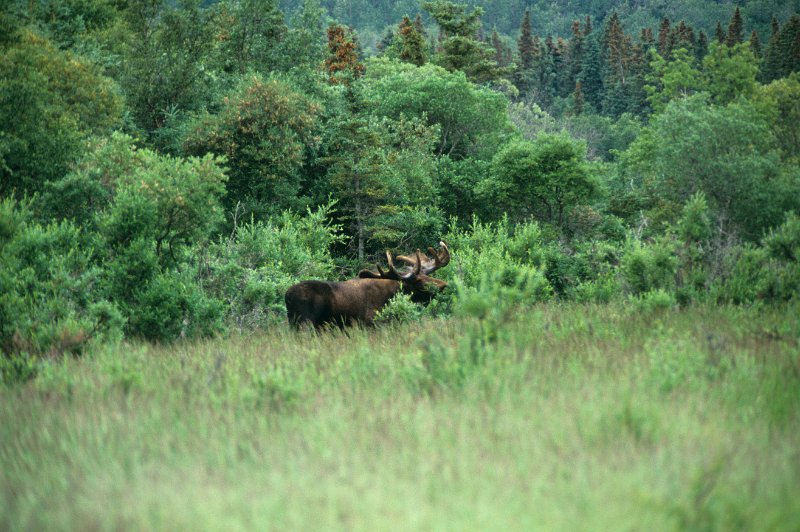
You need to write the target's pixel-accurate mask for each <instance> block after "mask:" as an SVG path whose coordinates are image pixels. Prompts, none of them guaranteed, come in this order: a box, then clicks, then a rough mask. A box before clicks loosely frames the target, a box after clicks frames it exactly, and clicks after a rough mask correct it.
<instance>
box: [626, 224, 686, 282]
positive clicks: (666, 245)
mask: <svg viewBox="0 0 800 532" xmlns="http://www.w3.org/2000/svg"><path fill="white" fill-rule="evenodd" d="M677 271H678V259H677V257H676V255H675V247H674V242H672V241H671V240H670V239H668V238H667V237H664V238H661V239H659V240H657V241H655V242H652V243H649V244H643V243H642V242H640V241H638V240H634V241H631V242H629V243H628V249H627V250H626V252H625V254H624V255H623V257H622V261H621V264H620V273H621V274H622V279H623V282H624V284H625V287H626V289H627V291H628V292H629V293H631V294H634V295H638V294H643V293H646V292H650V291H653V290H659V289H661V290H667V291H669V290H672V289H673V288H674V286H675V274H676V273H677Z"/></svg>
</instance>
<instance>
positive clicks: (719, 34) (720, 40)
mask: <svg viewBox="0 0 800 532" xmlns="http://www.w3.org/2000/svg"><path fill="white" fill-rule="evenodd" d="M714 36H715V37H716V38H717V42H718V43H720V44H724V43H725V39H726V36H725V32H724V31H722V24H720V23H719V21H717V29H716V30H714Z"/></svg>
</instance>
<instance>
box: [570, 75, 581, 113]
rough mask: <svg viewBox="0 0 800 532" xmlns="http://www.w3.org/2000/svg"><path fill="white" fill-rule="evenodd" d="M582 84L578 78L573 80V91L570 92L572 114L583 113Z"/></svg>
mask: <svg viewBox="0 0 800 532" xmlns="http://www.w3.org/2000/svg"><path fill="white" fill-rule="evenodd" d="M583 104H584V98H583V85H581V82H580V80H579V81H576V82H575V92H573V93H572V114H573V115H575V116H580V115H582V114H583Z"/></svg>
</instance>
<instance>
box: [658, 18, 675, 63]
mask: <svg viewBox="0 0 800 532" xmlns="http://www.w3.org/2000/svg"><path fill="white" fill-rule="evenodd" d="M671 31H672V30H671V28H670V22H669V19H668V18H667V17H664V18H663V19H662V20H661V26H660V27H659V29H658V55H660V56H661V57H663V58H665V59H666V58H668V57H669V54H670V53H671V52H672V48H671V47H670V33H671Z"/></svg>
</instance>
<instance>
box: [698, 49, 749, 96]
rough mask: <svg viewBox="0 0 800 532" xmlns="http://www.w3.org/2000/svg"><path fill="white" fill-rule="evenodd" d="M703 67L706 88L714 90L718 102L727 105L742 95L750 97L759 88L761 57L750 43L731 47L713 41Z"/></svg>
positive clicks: (710, 92) (713, 94) (704, 87)
mask: <svg viewBox="0 0 800 532" xmlns="http://www.w3.org/2000/svg"><path fill="white" fill-rule="evenodd" d="M703 70H704V73H705V83H704V84H703V89H704V90H706V91H708V92H709V94H711V101H713V102H714V103H717V104H722V105H724V104H727V103H730V102H732V101H735V100H736V99H737V98H739V97H740V96H744V97H746V98H747V97H750V96H752V94H753V93H754V92H755V90H756V75H757V74H758V58H757V57H755V55H753V52H752V50H751V49H750V46H749V45H748V44H747V43H741V42H740V43H739V44H736V45H734V46H731V47H729V46H723V45H717V44H715V43H712V44H711V50H710V51H709V53H708V55H707V56H706V57H705V58H704V59H703Z"/></svg>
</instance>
